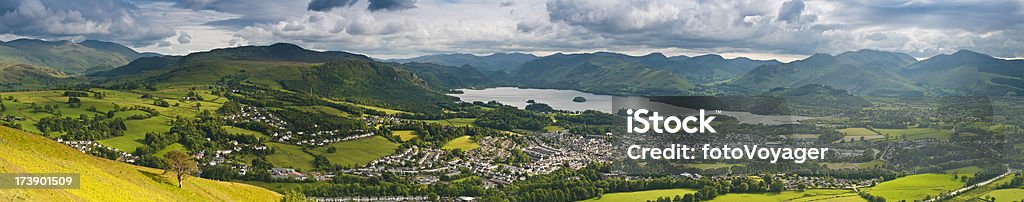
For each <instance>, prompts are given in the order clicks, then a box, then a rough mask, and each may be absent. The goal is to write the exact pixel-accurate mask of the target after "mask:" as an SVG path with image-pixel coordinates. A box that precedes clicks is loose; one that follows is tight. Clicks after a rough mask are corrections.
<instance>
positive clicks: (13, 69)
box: [0, 64, 67, 84]
mask: <svg viewBox="0 0 1024 202" xmlns="http://www.w3.org/2000/svg"><path fill="white" fill-rule="evenodd" d="M64 78H67V76H66V75H64V73H62V72H60V71H57V70H53V69H49V68H40V67H36V66H32V65H25V64H16V65H10V64H0V84H9V83H18V84H45V83H51V82H56V81H58V80H61V79H64Z"/></svg>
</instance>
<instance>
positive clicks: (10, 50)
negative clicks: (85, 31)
mask: <svg viewBox="0 0 1024 202" xmlns="http://www.w3.org/2000/svg"><path fill="white" fill-rule="evenodd" d="M152 55H153V54H141V53H138V52H135V51H134V50H131V49H130V48H128V47H124V46H121V45H119V44H116V43H109V42H100V41H85V42H82V43H73V42H69V41H43V40H35V39H18V40H14V41H9V42H4V43H0V63H7V64H29V65H34V66H39V67H49V68H53V69H56V70H60V71H63V72H66V73H83V72H97V71H102V70H108V69H112V68H114V67H118V66H121V65H125V64H128V62H131V61H132V60H134V59H136V58H139V57H143V56H152Z"/></svg>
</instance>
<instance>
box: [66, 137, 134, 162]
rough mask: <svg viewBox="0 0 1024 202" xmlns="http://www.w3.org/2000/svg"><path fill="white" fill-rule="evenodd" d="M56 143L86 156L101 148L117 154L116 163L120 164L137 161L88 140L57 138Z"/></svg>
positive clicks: (129, 154)
mask: <svg viewBox="0 0 1024 202" xmlns="http://www.w3.org/2000/svg"><path fill="white" fill-rule="evenodd" d="M57 142H59V143H61V144H64V145H67V146H69V147H71V148H75V149H77V150H78V151H81V152H82V153H86V154H89V152H91V151H92V150H94V149H97V148H103V149H106V150H110V151H114V152H117V154H118V157H117V160H118V161H122V162H127V163H134V162H135V161H136V160H138V159H139V157H138V156H134V155H132V154H131V153H128V152H123V151H121V150H119V149H117V148H113V147H108V146H103V145H102V144H100V143H98V142H94V141H88V140H77V141H76V140H64V139H61V138H57Z"/></svg>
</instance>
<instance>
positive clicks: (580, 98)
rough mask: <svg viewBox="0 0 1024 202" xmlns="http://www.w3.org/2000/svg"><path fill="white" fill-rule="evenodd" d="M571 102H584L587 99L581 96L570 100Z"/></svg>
mask: <svg viewBox="0 0 1024 202" xmlns="http://www.w3.org/2000/svg"><path fill="white" fill-rule="evenodd" d="M572 101H573V102H586V101H587V98H585V97H582V96H576V97H574V98H572Z"/></svg>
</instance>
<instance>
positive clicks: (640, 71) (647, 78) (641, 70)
mask: <svg viewBox="0 0 1024 202" xmlns="http://www.w3.org/2000/svg"><path fill="white" fill-rule="evenodd" d="M511 80H512V81H513V82H515V83H517V84H518V85H519V86H522V87H533V88H558V89H574V90H581V91H587V92H594V93H604V94H615V95H685V94H687V93H688V90H689V89H691V88H693V87H694V86H693V85H692V84H690V83H689V82H687V81H686V80H684V79H682V78H679V77H677V76H675V75H673V74H671V73H669V72H668V71H665V70H658V69H654V68H651V67H650V66H648V65H644V64H642V63H640V62H636V61H634V62H630V61H625V60H623V59H621V57H620V56H616V55H615V54H612V53H587V54H569V55H566V54H555V55H551V56H547V57H543V58H541V59H537V60H534V61H531V62H528V63H526V64H523V66H522V67H520V68H518V69H516V70H514V71H513V72H512V76H511Z"/></svg>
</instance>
